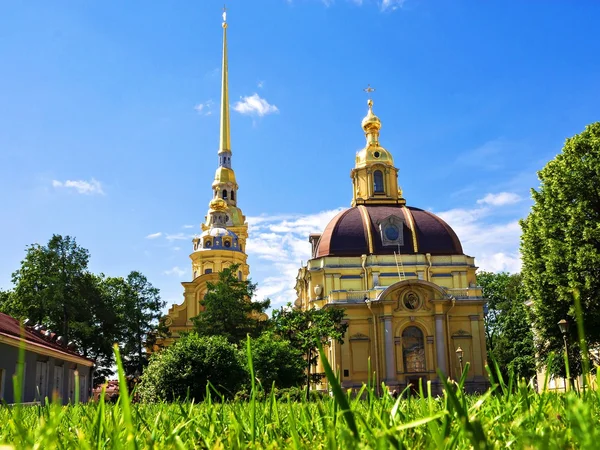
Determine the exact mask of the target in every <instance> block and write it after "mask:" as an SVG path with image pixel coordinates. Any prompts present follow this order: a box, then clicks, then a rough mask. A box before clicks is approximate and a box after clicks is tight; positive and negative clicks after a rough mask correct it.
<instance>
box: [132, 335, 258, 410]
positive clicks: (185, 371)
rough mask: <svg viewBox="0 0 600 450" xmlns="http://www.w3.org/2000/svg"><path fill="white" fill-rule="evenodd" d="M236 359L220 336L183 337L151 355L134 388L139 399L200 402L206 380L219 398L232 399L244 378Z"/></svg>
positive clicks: (232, 350) (230, 346)
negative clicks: (216, 391) (136, 389)
mask: <svg viewBox="0 0 600 450" xmlns="http://www.w3.org/2000/svg"><path fill="white" fill-rule="evenodd" d="M240 356H241V355H240V353H239V352H238V350H237V348H236V347H235V346H234V345H233V344H230V343H229V342H227V339H225V338H224V337H222V336H210V337H200V336H198V335H197V334H196V333H190V334H188V335H185V336H183V337H182V338H180V339H179V340H178V341H177V342H175V344H173V345H172V346H170V347H167V348H166V349H164V350H162V351H160V352H158V353H155V354H154V355H153V356H152V358H151V359H150V363H149V365H148V367H147V368H146V370H145V371H144V374H143V375H142V379H141V382H140V385H139V386H138V393H139V395H140V399H141V400H142V401H145V402H152V401H161V400H166V401H174V400H181V399H184V398H186V397H188V396H189V399H190V400H192V399H194V400H196V401H201V400H202V399H203V398H204V397H205V395H206V385H207V382H209V381H210V383H211V384H212V385H213V386H214V387H215V388H216V389H217V390H218V391H219V393H221V394H222V395H223V396H225V397H226V398H232V397H233V396H234V394H235V392H237V391H238V390H239V389H240V388H241V387H242V385H243V384H244V383H245V382H246V381H247V377H248V374H247V372H246V370H245V367H244V362H243V360H242V359H241V358H240Z"/></svg>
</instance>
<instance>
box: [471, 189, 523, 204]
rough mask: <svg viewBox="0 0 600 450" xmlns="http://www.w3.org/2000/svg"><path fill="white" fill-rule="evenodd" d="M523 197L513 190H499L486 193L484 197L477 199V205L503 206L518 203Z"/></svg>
mask: <svg viewBox="0 0 600 450" xmlns="http://www.w3.org/2000/svg"><path fill="white" fill-rule="evenodd" d="M521 200H523V198H522V197H521V196H520V195H518V194H515V193H514V192H499V193H497V194H487V195H486V196H485V197H483V198H480V199H479V200H477V203H478V204H479V205H492V206H504V205H512V204H513V203H518V202H520V201H521Z"/></svg>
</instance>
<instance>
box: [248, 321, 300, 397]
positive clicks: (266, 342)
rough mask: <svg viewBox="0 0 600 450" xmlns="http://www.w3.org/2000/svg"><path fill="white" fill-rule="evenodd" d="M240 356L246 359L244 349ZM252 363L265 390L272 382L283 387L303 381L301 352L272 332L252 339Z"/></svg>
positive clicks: (267, 389)
mask: <svg viewBox="0 0 600 450" xmlns="http://www.w3.org/2000/svg"><path fill="white" fill-rule="evenodd" d="M241 356H242V358H243V360H247V357H246V352H245V351H242V355H241ZM252 363H253V366H254V375H255V376H256V378H258V380H259V381H260V383H261V384H262V387H263V389H264V390H265V391H267V392H269V391H270V390H271V387H272V386H273V382H275V386H276V387H277V388H278V389H283V388H289V387H293V386H298V385H300V384H302V382H303V381H304V377H305V371H306V361H305V360H304V358H303V355H302V352H301V351H300V350H298V349H296V348H294V347H292V345H291V344H290V342H289V341H287V340H285V339H282V338H280V337H278V336H276V335H274V334H272V333H269V332H267V333H263V334H262V335H261V336H260V337H258V338H256V339H253V340H252Z"/></svg>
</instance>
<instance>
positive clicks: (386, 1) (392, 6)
mask: <svg viewBox="0 0 600 450" xmlns="http://www.w3.org/2000/svg"><path fill="white" fill-rule="evenodd" d="M405 1H406V0H382V2H381V10H382V11H387V10H390V11H394V10H396V9H398V8H402V5H404V3H405Z"/></svg>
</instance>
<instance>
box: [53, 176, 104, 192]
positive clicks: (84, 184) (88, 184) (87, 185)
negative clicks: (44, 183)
mask: <svg viewBox="0 0 600 450" xmlns="http://www.w3.org/2000/svg"><path fill="white" fill-rule="evenodd" d="M52 186H53V187H55V188H66V189H74V190H75V191H77V193H79V194H86V195H91V194H100V195H104V191H103V190H102V184H101V183H100V182H99V181H98V180H95V179H94V178H92V179H91V180H90V181H85V180H66V181H58V180H52Z"/></svg>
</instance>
